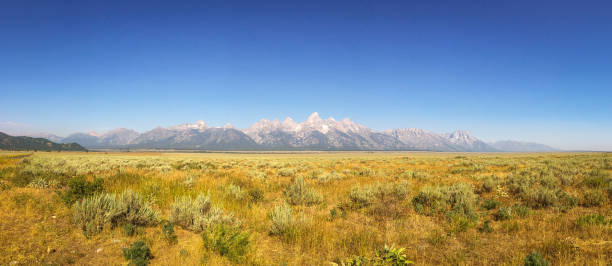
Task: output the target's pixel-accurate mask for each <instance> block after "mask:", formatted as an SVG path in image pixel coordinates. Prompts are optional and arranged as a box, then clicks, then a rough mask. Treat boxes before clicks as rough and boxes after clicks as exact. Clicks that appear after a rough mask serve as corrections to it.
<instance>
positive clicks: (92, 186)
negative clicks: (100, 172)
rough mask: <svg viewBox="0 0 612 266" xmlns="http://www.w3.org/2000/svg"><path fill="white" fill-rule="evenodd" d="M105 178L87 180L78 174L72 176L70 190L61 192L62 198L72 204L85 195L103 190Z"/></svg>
mask: <svg viewBox="0 0 612 266" xmlns="http://www.w3.org/2000/svg"><path fill="white" fill-rule="evenodd" d="M103 183H104V180H103V179H101V178H95V179H94V180H93V181H92V182H90V181H87V180H86V179H85V177H83V176H78V177H75V178H72V179H71V180H70V182H69V183H68V190H66V191H65V192H64V193H62V194H61V197H62V199H63V200H64V202H66V204H68V205H72V204H74V203H75V202H76V201H79V200H81V199H83V198H85V197H89V196H93V195H94V194H96V193H100V192H102V191H103V189H104V187H103Z"/></svg>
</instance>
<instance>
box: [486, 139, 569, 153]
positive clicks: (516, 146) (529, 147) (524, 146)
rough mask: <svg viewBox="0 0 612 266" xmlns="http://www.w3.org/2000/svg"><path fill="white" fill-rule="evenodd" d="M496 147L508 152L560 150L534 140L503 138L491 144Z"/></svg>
mask: <svg viewBox="0 0 612 266" xmlns="http://www.w3.org/2000/svg"><path fill="white" fill-rule="evenodd" d="M490 145H491V146H493V147H494V148H495V149H498V150H500V151H508V152H549V151H558V150H557V149H555V148H553V147H550V146H547V145H544V144H540V143H533V142H523V141H513V140H503V141H497V142H494V143H491V144H490Z"/></svg>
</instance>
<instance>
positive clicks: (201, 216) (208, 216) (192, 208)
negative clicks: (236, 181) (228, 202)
mask: <svg viewBox="0 0 612 266" xmlns="http://www.w3.org/2000/svg"><path fill="white" fill-rule="evenodd" d="M170 222H172V223H174V224H177V225H179V226H181V227H183V228H184V229H187V230H191V231H194V232H202V231H204V230H206V229H208V228H211V227H212V226H214V225H216V224H232V223H234V219H233V217H232V216H231V215H226V214H225V213H224V212H223V210H222V209H220V208H217V207H213V206H212V204H211V202H210V198H209V197H208V196H204V195H202V194H200V195H198V196H197V197H196V198H195V200H194V199H192V198H191V197H189V196H183V197H180V198H176V199H175V200H174V202H173V203H172V205H171V206H170Z"/></svg>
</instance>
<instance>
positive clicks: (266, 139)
mask: <svg viewBox="0 0 612 266" xmlns="http://www.w3.org/2000/svg"><path fill="white" fill-rule="evenodd" d="M39 136H41V137H44V136H45V135H39ZM46 138H49V139H52V140H55V141H57V142H61V143H72V142H74V143H78V144H80V145H82V146H84V147H86V148H89V149H105V148H128V149H129V148H132V149H179V150H181V149H182V150H388V151H394V150H396V151H399V150H417V151H457V152H491V151H554V150H555V149H554V148H551V147H549V146H546V145H543V144H537V143H529V142H518V141H501V142H496V143H486V142H484V141H482V140H480V139H478V138H476V137H474V136H472V135H471V134H470V133H469V132H466V131H461V130H458V131H455V132H451V133H443V134H438V133H433V132H429V131H425V130H422V129H418V128H400V129H391V130H384V131H375V130H372V129H370V128H368V127H366V126H364V125H360V124H357V123H355V122H353V121H351V120H350V119H348V118H345V119H343V120H340V121H338V120H335V119H334V118H332V117H329V118H327V119H323V118H321V117H320V116H319V114H318V113H316V112H315V113H313V114H311V115H310V116H309V117H308V119H307V120H306V121H304V122H301V123H297V122H295V121H293V120H292V119H291V118H286V119H285V120H283V121H279V120H268V119H262V120H260V121H258V122H256V123H254V124H253V125H251V126H250V127H249V128H246V129H238V128H235V127H233V126H231V125H230V124H226V125H225V126H222V127H211V126H209V125H207V124H206V123H205V122H203V121H198V122H196V123H193V124H182V125H177V126H171V127H166V128H164V127H157V128H154V129H152V130H150V131H147V132H144V133H138V132H136V131H134V130H131V129H127V128H118V129H114V130H111V131H109V132H106V133H104V134H98V133H96V132H89V133H75V134H71V135H69V136H67V137H65V138H61V137H58V136H55V135H50V134H46Z"/></svg>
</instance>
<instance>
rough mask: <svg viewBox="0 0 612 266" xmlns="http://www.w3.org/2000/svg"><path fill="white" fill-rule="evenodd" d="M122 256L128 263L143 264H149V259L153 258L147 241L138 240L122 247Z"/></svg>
mask: <svg viewBox="0 0 612 266" xmlns="http://www.w3.org/2000/svg"><path fill="white" fill-rule="evenodd" d="M123 257H125V258H126V259H127V260H129V261H130V263H129V264H128V265H133V266H145V265H148V264H149V260H150V259H152V258H153V255H152V254H151V249H149V247H148V246H147V243H145V242H144V241H142V240H138V241H136V242H134V243H132V244H131V245H130V247H129V248H124V249H123Z"/></svg>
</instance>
